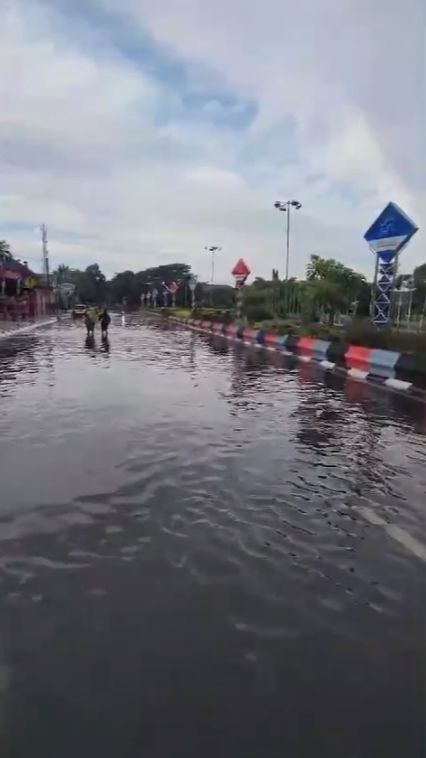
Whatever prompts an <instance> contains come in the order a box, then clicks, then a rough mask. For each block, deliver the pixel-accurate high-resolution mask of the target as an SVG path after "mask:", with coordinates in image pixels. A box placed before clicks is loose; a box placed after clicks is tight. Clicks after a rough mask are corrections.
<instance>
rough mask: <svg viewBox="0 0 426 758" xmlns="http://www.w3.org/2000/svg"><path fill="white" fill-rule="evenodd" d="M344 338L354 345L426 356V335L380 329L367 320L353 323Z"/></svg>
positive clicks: (346, 330)
mask: <svg viewBox="0 0 426 758" xmlns="http://www.w3.org/2000/svg"><path fill="white" fill-rule="evenodd" d="M344 337H345V340H346V342H349V343H350V344H352V345H363V346H364V347H372V348H381V349H383V350H396V351H397V352H400V353H419V354H424V355H426V334H417V333H416V332H403V331H400V330H398V329H391V328H389V329H378V328H377V327H376V326H374V324H372V323H371V321H368V320H367V319H362V320H361V319H358V320H354V321H352V323H351V324H349V326H348V327H347V328H346V329H345V332H344Z"/></svg>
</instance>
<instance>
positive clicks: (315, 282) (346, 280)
mask: <svg viewBox="0 0 426 758" xmlns="http://www.w3.org/2000/svg"><path fill="white" fill-rule="evenodd" d="M306 279H307V281H308V282H309V283H310V301H311V303H312V304H313V306H314V308H315V309H316V308H319V309H321V310H323V311H324V312H325V313H327V314H328V316H329V320H330V323H331V324H332V323H333V321H334V316H335V314H336V313H337V312H338V311H344V310H346V311H347V310H349V308H350V307H351V305H352V304H353V303H354V302H355V301H357V300H358V297H359V295H360V293H361V291H362V288H363V286H364V285H365V277H364V276H362V274H359V273H357V272H356V271H354V270H353V269H351V268H349V267H348V266H345V265H344V264H343V263H340V262H339V261H335V260H334V259H333V258H321V256H319V255H311V260H310V261H309V263H308V265H307V268H306Z"/></svg>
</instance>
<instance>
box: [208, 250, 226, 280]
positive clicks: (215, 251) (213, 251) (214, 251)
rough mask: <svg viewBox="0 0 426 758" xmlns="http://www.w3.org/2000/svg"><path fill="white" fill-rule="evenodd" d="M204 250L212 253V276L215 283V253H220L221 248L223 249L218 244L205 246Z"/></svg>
mask: <svg viewBox="0 0 426 758" xmlns="http://www.w3.org/2000/svg"><path fill="white" fill-rule="evenodd" d="M204 250H207V252H209V253H211V254H212V277H211V284H214V254H215V253H218V252H219V251H220V250H222V248H221V247H219V246H218V245H211V247H205V248H204Z"/></svg>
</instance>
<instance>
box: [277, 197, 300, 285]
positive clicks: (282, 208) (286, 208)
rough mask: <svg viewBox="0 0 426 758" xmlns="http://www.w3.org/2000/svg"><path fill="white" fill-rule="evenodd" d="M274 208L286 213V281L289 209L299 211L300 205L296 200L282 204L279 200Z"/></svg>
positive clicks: (288, 256) (286, 270) (286, 271)
mask: <svg viewBox="0 0 426 758" xmlns="http://www.w3.org/2000/svg"><path fill="white" fill-rule="evenodd" d="M274 207H275V208H276V209H277V210H278V211H284V212H285V213H287V246H286V257H285V280H286V281H287V280H288V264H289V258H290V208H294V209H295V210H296V211H298V210H299V208H301V207H302V203H299V201H298V200H286V201H285V202H284V203H282V202H281V201H280V200H277V202H276V203H274Z"/></svg>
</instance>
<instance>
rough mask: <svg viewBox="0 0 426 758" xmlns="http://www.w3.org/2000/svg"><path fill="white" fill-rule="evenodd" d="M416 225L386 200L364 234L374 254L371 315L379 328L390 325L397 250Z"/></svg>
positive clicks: (401, 246) (404, 242)
mask: <svg viewBox="0 0 426 758" xmlns="http://www.w3.org/2000/svg"><path fill="white" fill-rule="evenodd" d="M417 230H418V227H417V226H416V224H415V223H414V222H413V221H412V220H411V219H410V218H409V217H408V216H407V215H406V214H405V213H404V211H402V210H401V208H399V207H398V206H397V205H396V204H395V203H388V205H387V206H386V208H384V210H383V211H382V212H381V214H380V215H379V216H378V218H377V219H376V220H375V221H374V223H373V224H372V225H371V226H370V228H369V229H368V230H367V231H366V233H365V234H364V239H365V240H366V242H367V243H368V245H369V247H370V250H371V252H372V253H374V255H375V256H376V266H375V274H374V282H373V289H372V301H371V306H372V307H371V317H372V320H373V323H374V324H375V325H376V326H379V327H386V326H388V325H389V323H390V321H391V316H392V307H393V300H394V297H393V292H394V287H395V279H396V274H397V270H398V259H399V253H400V252H401V251H402V249H403V248H404V247H405V246H406V245H407V243H408V242H409V240H410V239H411V237H412V236H413V235H414V234H415V233H416V232H417Z"/></svg>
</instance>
